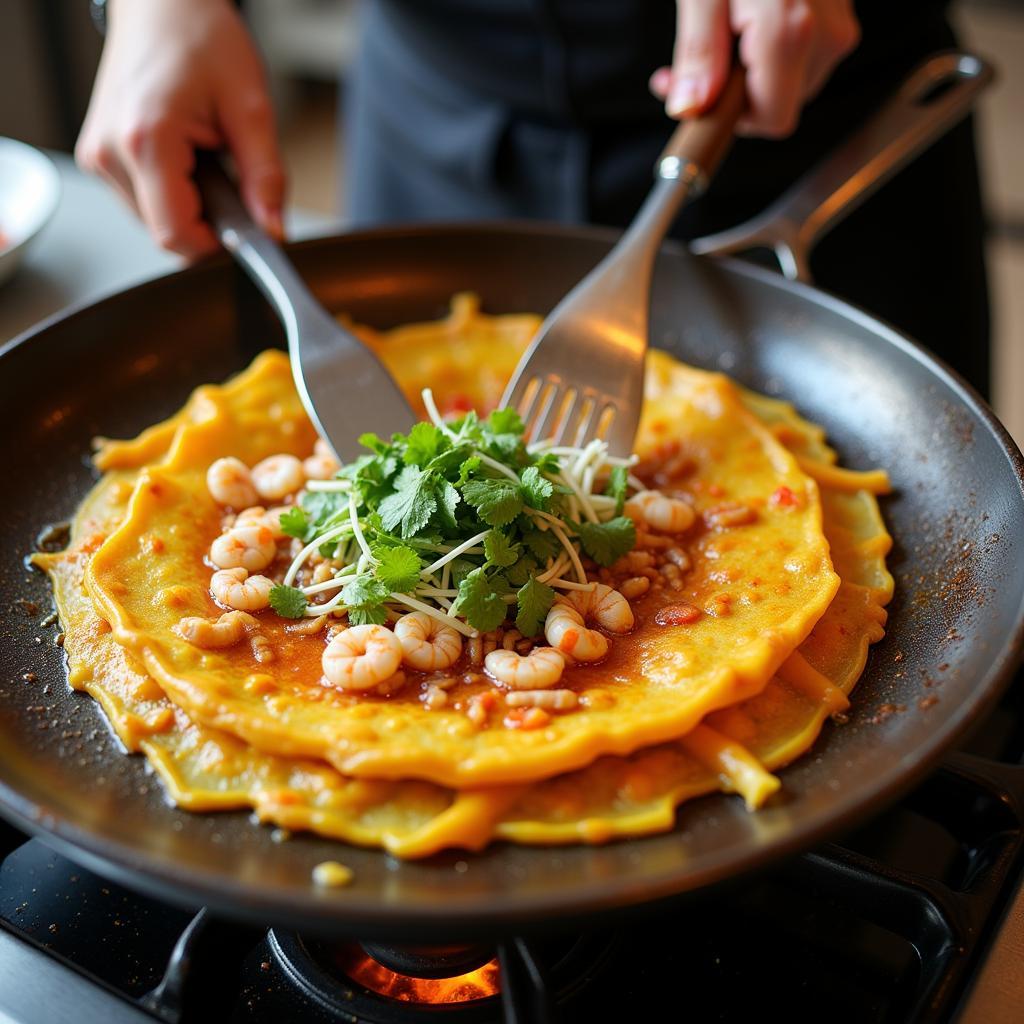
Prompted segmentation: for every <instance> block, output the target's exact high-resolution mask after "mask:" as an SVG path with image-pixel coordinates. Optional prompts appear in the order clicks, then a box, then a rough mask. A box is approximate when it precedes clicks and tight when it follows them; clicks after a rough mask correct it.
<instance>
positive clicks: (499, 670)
mask: <svg viewBox="0 0 1024 1024" xmlns="http://www.w3.org/2000/svg"><path fill="white" fill-rule="evenodd" d="M601 639H602V640H603V639H604V637H602V638H601ZM484 668H486V669H487V671H488V672H489V673H490V674H491V675H492V676H494V678H495V679H497V680H498V682H499V683H504V684H505V685H506V686H508V687H510V688H511V689H513V690H544V689H547V687H549V686H554V685H555V683H557V682H558V680H559V679H561V678H562V673H563V672H564V671H565V658H563V657H562V655H561V653H560V652H559V651H557V650H555V648H554V647H535V648H534V649H533V650H532V651H530V653H529V654H527V655H522V654H518V653H517V652H516V651H506V650H505V649H504V648H499V649H498V650H496V651H491V653H490V654H488V655H487V657H486V658H485V659H484Z"/></svg>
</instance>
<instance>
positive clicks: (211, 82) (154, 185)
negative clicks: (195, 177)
mask: <svg viewBox="0 0 1024 1024" xmlns="http://www.w3.org/2000/svg"><path fill="white" fill-rule="evenodd" d="M107 7H108V9H109V27H108V34H107V41H106V44H105V46H104V49H103V58H102V60H101V61H100V68H99V72H98V73H97V76H96V84H95V86H94V88H93V93H92V98H91V100H90V102H89V111H88V113H87V115H86V118H85V123H84V125H83V126H82V132H81V135H80V136H79V138H78V144H77V145H76V147H75V158H76V160H77V161H78V165H79V167H81V168H82V169H83V170H85V171H90V172H92V173H93V174H97V175H99V176H100V177H102V178H105V179H106V180H107V181H108V182H109V183H110V184H112V185H113V186H114V188H115V189H117V191H118V192H119V193H120V194H121V195H122V196H123V197H124V199H126V200H127V202H128V203H129V205H131V206H132V208H133V209H134V210H135V211H136V212H137V213H138V214H139V216H140V217H141V218H142V220H143V221H144V223H145V224H146V226H147V227H148V228H149V230H150V233H151V234H152V235H153V238H154V239H155V240H156V241H157V242H158V243H159V244H160V245H161V246H162V247H163V248H165V249H170V250H172V251H174V252H178V253H181V254H182V255H183V256H185V257H187V258H189V259H196V258H198V257H199V256H202V255H204V254H205V253H208V252H212V251H214V250H216V249H217V240H216V238H215V237H214V234H213V231H212V230H211V229H210V226H209V225H208V224H206V223H205V222H204V220H203V218H202V204H201V201H200V198H199V192H198V190H197V189H196V186H195V184H194V183H193V181H192V170H193V167H194V163H195V150H196V149H197V148H201V149H221V148H226V149H227V150H228V151H229V152H230V153H231V154H232V155H233V156H234V159H235V164H236V167H237V169H238V176H239V185H240V188H241V193H242V199H243V201H244V202H245V205H246V207H247V208H248V210H249V212H250V213H251V214H252V216H253V217H254V218H255V219H256V221H257V222H258V223H259V224H260V225H261V226H262V227H263V228H264V229H265V230H266V231H268V232H270V234H272V235H274V236H276V237H278V238H279V237H281V235H282V223H281V207H282V204H283V201H284V187H285V178H284V170H283V167H282V163H281V156H280V153H279V152H278V147H277V138H276V135H275V130H274V116H273V111H272V109H271V105H270V97H269V95H268V92H267V85H266V80H265V76H264V72H263V66H262V63H261V61H260V58H259V55H258V54H257V52H256V47H255V45H254V44H253V41H252V39H251V37H250V36H249V33H248V31H247V30H246V28H245V25H244V23H243V22H242V19H241V17H240V16H239V14H238V12H237V11H236V9H235V7H234V5H233V4H232V3H230V0H145V2H140V0H112V2H108V4H107Z"/></svg>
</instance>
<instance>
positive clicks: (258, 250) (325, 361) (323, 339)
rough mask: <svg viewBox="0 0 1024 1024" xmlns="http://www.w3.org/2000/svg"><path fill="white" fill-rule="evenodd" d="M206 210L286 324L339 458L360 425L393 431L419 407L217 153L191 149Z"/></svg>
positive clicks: (319, 424) (304, 384) (295, 359)
mask: <svg viewBox="0 0 1024 1024" xmlns="http://www.w3.org/2000/svg"><path fill="white" fill-rule="evenodd" d="M193 176H194V178H195V182H196V185H197V186H198V188H199V193H200V195H201V197H202V200H203V212H204V214H205V215H206V217H207V218H208V219H209V221H210V223H211V224H212V225H213V228H214V231H215V232H216V234H217V236H218V238H219V239H220V241H221V244H222V245H223V246H224V248H225V249H227V250H228V251H229V252H230V253H231V255H232V256H234V258H235V259H236V260H237V261H238V263H240V264H241V266H242V268H243V269H244V270H245V272H246V273H247V274H248V275H249V276H250V277H251V278H252V279H253V281H254V282H255V283H256V285H257V286H258V287H259V289H260V291H262V292H263V294H264V295H265V296H266V298H267V299H268V301H269V302H270V304H271V306H273V307H274V312H276V313H277V315H278V317H279V318H280V319H281V322H282V323H283V324H284V329H285V334H286V335H287V338H288V354H289V357H290V359H291V365H292V376H293V377H294V378H295V386H296V388H297V389H298V392H299V397H300V398H301V399H302V404H303V405H304V406H305V409H306V412H307V413H308V414H309V418H310V419H311V420H312V421H313V426H314V427H316V430H317V433H319V434H320V436H321V437H322V438H323V439H324V440H325V441H327V442H328V444H330V446H331V447H332V448H333V449H334V453H335V454H336V455H337V456H338V458H339V459H340V460H341V461H342V462H351V461H352V460H353V459H355V458H356V456H357V455H359V454H360V453H361V452H362V451H363V448H362V447H361V446H360V445H359V443H358V438H359V437H360V435H362V434H363V433H365V432H368V431H369V432H372V433H375V434H378V435H380V436H381V437H390V436H391V435H392V433H394V432H395V431H401V430H408V429H409V427H410V426H412V424H413V423H414V422H415V421H416V415H415V414H414V413H413V411H412V408H411V406H410V405H409V403H408V402H407V401H406V399H405V396H404V395H403V394H402V392H401V391H400V390H399V388H398V385H397V384H396V383H395V381H394V379H393V378H392V376H391V374H390V373H388V371H387V370H386V369H385V367H384V364H383V363H381V361H380V360H379V359H378V358H377V357H376V355H374V353H373V352H371V351H370V349H368V348H367V347H366V346H365V345H364V344H363V343H362V341H360V340H359V338H357V337H356V336H355V335H354V334H353V333H352V332H351V331H347V330H345V328H343V327H342V326H341V324H339V323H338V322H337V321H336V320H335V319H334V317H332V316H331V315H330V313H328V312H327V310H326V309H324V307H323V306H321V305H320V303H319V302H318V301H317V300H316V298H315V297H314V296H313V293H312V292H311V291H310V290H309V288H308V287H307V286H306V283H305V282H304V281H303V280H302V278H301V277H300V276H299V274H298V272H297V271H296V269H295V267H294V266H293V264H292V262H291V260H289V259H288V257H287V256H286V255H285V253H284V250H283V249H282V248H281V247H280V246H279V245H278V244H277V243H276V242H275V241H274V240H273V239H272V238H271V237H270V236H269V235H268V234H266V233H265V232H264V231H263V230H262V229H261V228H260V227H258V226H257V225H256V223H255V222H254V221H253V219H252V217H250V216H249V213H248V211H247V210H246V209H245V207H244V206H243V205H242V200H241V198H240V197H239V195H238V189H237V187H236V186H235V184H234V183H233V182H232V181H231V179H230V178H229V177H228V176H227V173H226V172H225V170H224V167H223V165H222V164H221V162H220V159H219V158H218V157H217V156H216V155H215V154H214V153H211V152H200V153H197V154H196V169H195V172H194V175H193Z"/></svg>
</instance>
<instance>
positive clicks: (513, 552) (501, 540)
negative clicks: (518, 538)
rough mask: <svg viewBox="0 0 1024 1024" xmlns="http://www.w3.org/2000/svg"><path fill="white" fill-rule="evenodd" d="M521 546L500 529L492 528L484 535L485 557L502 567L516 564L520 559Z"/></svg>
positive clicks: (491, 562) (492, 563)
mask: <svg viewBox="0 0 1024 1024" xmlns="http://www.w3.org/2000/svg"><path fill="white" fill-rule="evenodd" d="M519 552H520V547H519V545H518V544H513V543H512V542H511V541H510V540H509V539H508V537H506V536H505V535H504V534H503V533H501V532H500V531H499V530H491V532H490V533H489V534H487V536H486V537H484V557H485V558H486V559H487V561H488V562H490V564H491V565H497V566H500V567H501V568H502V569H504V568H507V567H508V566H510V565H515V563H516V562H517V561H518V559H519Z"/></svg>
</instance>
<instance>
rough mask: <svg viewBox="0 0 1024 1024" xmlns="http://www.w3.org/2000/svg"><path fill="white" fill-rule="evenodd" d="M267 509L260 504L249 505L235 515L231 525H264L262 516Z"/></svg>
mask: <svg viewBox="0 0 1024 1024" xmlns="http://www.w3.org/2000/svg"><path fill="white" fill-rule="evenodd" d="M266 514H267V510H266V509H265V508H264V507H263V506H262V505H250V506H249V507H248V508H243V509H242V511H241V512H239V513H238V515H237V516H235V521H234V522H233V523H232V524H231V525H232V526H266V525H267V524H266V522H265V521H264V517H265V516H266Z"/></svg>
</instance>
